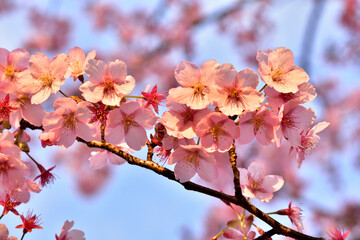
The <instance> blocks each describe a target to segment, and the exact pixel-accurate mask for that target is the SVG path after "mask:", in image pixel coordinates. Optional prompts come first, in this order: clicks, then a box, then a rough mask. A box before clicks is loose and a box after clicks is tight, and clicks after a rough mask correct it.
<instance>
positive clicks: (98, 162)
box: [89, 143, 134, 169]
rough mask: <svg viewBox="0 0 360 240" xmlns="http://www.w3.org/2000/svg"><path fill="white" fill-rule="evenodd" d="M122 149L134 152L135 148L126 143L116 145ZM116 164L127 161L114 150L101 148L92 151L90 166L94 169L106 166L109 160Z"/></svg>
mask: <svg viewBox="0 0 360 240" xmlns="http://www.w3.org/2000/svg"><path fill="white" fill-rule="evenodd" d="M116 146H117V147H118V148H119V149H120V150H122V151H124V152H126V153H133V152H134V150H132V149H131V148H129V146H128V145H127V144H126V143H120V144H117V145H116ZM108 160H109V162H110V163H111V164H114V165H121V164H123V163H125V162H126V160H125V159H123V158H122V157H119V156H117V155H115V154H113V153H112V152H109V151H106V150H99V151H94V152H91V157H90V158H89V161H90V167H91V168H92V169H100V168H103V167H105V165H106V163H107V161H108Z"/></svg>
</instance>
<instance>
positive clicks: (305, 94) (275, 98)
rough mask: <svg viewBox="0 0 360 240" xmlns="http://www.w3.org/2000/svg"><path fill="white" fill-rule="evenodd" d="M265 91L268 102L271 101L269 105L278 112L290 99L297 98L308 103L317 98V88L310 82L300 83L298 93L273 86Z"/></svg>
mask: <svg viewBox="0 0 360 240" xmlns="http://www.w3.org/2000/svg"><path fill="white" fill-rule="evenodd" d="M264 92H265V94H266V96H267V102H268V103H269V107H270V108H271V109H272V110H273V111H275V112H276V113H277V112H278V111H279V109H280V107H281V106H282V105H283V104H285V103H287V102H288V101H290V100H297V101H299V103H307V102H311V101H312V100H314V99H315V98H316V95H317V94H316V90H315V88H314V87H313V85H311V84H310V83H308V82H305V83H302V84H300V85H299V91H297V92H296V93H292V92H289V93H282V92H278V91H276V90H275V89H273V88H271V87H269V86H268V87H266V88H265V89H264Z"/></svg>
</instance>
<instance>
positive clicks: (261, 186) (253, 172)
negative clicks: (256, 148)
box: [239, 161, 284, 202]
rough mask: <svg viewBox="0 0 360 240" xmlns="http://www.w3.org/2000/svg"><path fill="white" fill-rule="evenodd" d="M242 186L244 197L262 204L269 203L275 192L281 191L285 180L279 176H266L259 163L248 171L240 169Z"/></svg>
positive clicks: (252, 165) (253, 164)
mask: <svg viewBox="0 0 360 240" xmlns="http://www.w3.org/2000/svg"><path fill="white" fill-rule="evenodd" d="M239 171H240V184H241V189H242V194H243V195H244V197H249V198H257V199H258V200H260V201H261V202H269V201H270V200H271V199H272V197H273V192H276V191H278V190H280V188H281V187H282V186H283V185H284V179H283V178H282V177H281V176H277V175H266V176H265V173H264V166H263V165H262V164H261V163H259V162H256V161H254V162H252V163H251V164H250V166H249V168H248V169H245V168H240V169H239Z"/></svg>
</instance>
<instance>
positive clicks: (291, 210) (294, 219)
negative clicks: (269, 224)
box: [275, 200, 304, 232]
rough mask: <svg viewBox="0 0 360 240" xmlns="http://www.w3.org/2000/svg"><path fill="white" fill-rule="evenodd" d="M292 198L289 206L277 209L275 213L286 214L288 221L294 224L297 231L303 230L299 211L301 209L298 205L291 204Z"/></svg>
mask: <svg viewBox="0 0 360 240" xmlns="http://www.w3.org/2000/svg"><path fill="white" fill-rule="evenodd" d="M291 204H292V200H291V201H290V203H289V207H288V208H287V209H281V210H279V211H276V212H275V213H276V214H279V215H287V216H288V217H289V218H290V221H291V223H292V224H294V225H295V227H296V228H297V230H298V231H299V232H303V231H304V225H303V222H302V217H301V212H302V209H301V208H300V207H299V205H295V206H291Z"/></svg>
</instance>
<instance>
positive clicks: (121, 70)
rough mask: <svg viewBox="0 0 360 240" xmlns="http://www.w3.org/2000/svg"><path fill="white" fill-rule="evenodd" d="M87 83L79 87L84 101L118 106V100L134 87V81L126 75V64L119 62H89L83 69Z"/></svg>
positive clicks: (92, 60)
mask: <svg viewBox="0 0 360 240" xmlns="http://www.w3.org/2000/svg"><path fill="white" fill-rule="evenodd" d="M85 72H86V74H87V75H88V76H89V81H87V82H85V83H84V84H82V85H81V86H80V91H81V92H82V95H83V96H84V98H85V99H86V101H89V102H92V103H97V102H100V101H102V102H103V103H104V104H105V105H110V106H119V105H120V100H121V99H122V98H123V97H124V96H125V95H126V94H129V93H130V92H131V91H132V90H133V88H134V87H135V79H134V78H133V77H132V76H130V75H128V76H127V68H126V64H125V63H124V62H122V61H120V60H116V61H115V62H108V63H106V64H105V62H103V61H101V60H94V59H91V60H89V64H88V65H87V66H86V68H85Z"/></svg>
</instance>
